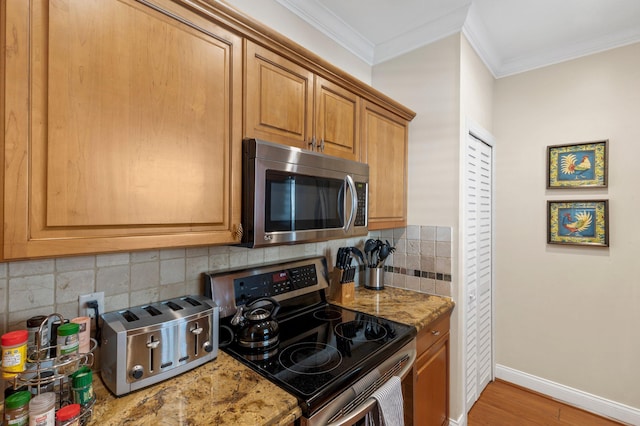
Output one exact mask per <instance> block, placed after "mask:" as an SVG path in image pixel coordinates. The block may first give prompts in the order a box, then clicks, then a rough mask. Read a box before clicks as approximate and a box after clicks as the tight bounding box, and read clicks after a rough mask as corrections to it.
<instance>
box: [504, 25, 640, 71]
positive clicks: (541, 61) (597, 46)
mask: <svg viewBox="0 0 640 426" xmlns="http://www.w3.org/2000/svg"><path fill="white" fill-rule="evenodd" d="M638 42H640V29H639V28H629V29H625V30H621V31H616V32H613V33H609V34H606V35H604V36H599V37H598V38H593V39H590V40H583V41H580V42H577V43H571V44H565V45H560V46H557V47H555V48H552V49H549V48H545V49H544V50H540V51H537V52H529V53H527V54H525V55H519V56H517V57H513V58H506V59H503V61H502V62H501V63H500V66H499V68H498V70H497V72H496V78H501V77H507V76H510V75H514V74H519V73H522V72H525V71H531V70H534V69H537V68H543V67H546V66H549V65H554V64H559V63H561V62H566V61H570V60H573V59H577V58H581V57H584V56H588V55H593V54H595V53H599V52H604V51H606V50H610V49H615V48H617V47H622V46H626V45H629V44H633V43H638Z"/></svg>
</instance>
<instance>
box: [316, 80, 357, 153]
mask: <svg viewBox="0 0 640 426" xmlns="http://www.w3.org/2000/svg"><path fill="white" fill-rule="evenodd" d="M315 100H316V102H315V103H316V108H315V118H316V124H315V132H314V136H315V138H316V143H317V144H319V146H321V147H322V148H321V150H322V152H324V153H325V154H329V155H334V156H336V157H342V158H346V159H347V160H354V161H359V160H360V152H359V149H358V146H359V145H358V141H359V137H360V120H359V113H360V98H359V97H358V96H357V95H356V94H355V93H353V92H350V91H348V90H346V89H344V88H342V87H340V86H338V85H337V84H334V83H332V82H330V81H328V80H325V79H323V78H321V77H316V92H315Z"/></svg>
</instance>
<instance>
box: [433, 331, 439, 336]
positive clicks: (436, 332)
mask: <svg viewBox="0 0 640 426" xmlns="http://www.w3.org/2000/svg"><path fill="white" fill-rule="evenodd" d="M431 334H433V335H434V336H439V335H440V331H439V330H431Z"/></svg>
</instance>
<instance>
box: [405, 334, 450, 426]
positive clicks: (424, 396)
mask: <svg viewBox="0 0 640 426" xmlns="http://www.w3.org/2000/svg"><path fill="white" fill-rule="evenodd" d="M415 371H416V375H415V382H414V386H413V392H414V394H413V407H414V412H413V413H414V415H413V417H414V425H416V426H441V425H446V424H448V422H449V334H448V333H447V334H446V335H445V336H444V337H443V338H442V339H441V340H439V341H438V342H437V343H435V344H434V345H433V346H432V347H431V348H430V349H429V350H427V351H426V352H424V353H423V354H422V355H420V356H419V357H418V359H417V360H416V366H415Z"/></svg>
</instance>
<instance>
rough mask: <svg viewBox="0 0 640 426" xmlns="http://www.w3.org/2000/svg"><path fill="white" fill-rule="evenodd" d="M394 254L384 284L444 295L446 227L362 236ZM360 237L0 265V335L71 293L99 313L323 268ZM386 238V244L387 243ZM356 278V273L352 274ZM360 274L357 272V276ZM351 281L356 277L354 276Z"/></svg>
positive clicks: (67, 308) (69, 302) (73, 304)
mask: <svg viewBox="0 0 640 426" xmlns="http://www.w3.org/2000/svg"><path fill="white" fill-rule="evenodd" d="M370 237H371V238H381V239H383V240H384V239H388V240H389V242H391V243H392V244H393V245H395V246H396V248H397V251H396V252H395V253H393V255H392V256H391V257H390V258H389V259H388V261H387V264H386V266H387V268H386V272H385V285H388V286H393V287H401V288H407V289H410V290H415V291H420V292H425V293H432V294H440V295H445V296H449V295H450V294H451V228H449V227H436V226H408V227H407V228H399V229H393V230H385V231H376V232H371V233H370ZM365 240H366V238H363V237H361V238H352V239H348V240H332V241H327V242H320V243H310V244H303V245H294V246H279V247H270V248H264V249H246V248H242V247H233V246H212V247H197V248H186V249H185V248H179V249H161V250H149V251H142V252H132V253H116V254H101V255H92V256H77V257H67V258H56V259H45V260H28V261H19V262H8V263H0V333H5V332H6V331H9V330H14V329H17V328H24V324H25V321H26V320H27V319H28V318H30V317H32V316H34V315H48V314H51V313H53V312H56V313H59V314H61V315H62V316H64V317H65V318H73V317H76V316H78V296H80V295H83V294H87V293H93V292H99V291H103V292H104V295H105V309H106V311H113V310H118V309H124V308H127V307H130V306H136V305H142V304H145V303H151V302H157V301H160V300H165V299H169V298H172V297H178V296H182V295H185V294H202V291H203V288H202V277H201V274H202V272H205V271H216V270H224V269H228V268H235V267H243V266H248V265H255V264H260V263H263V262H276V261H279V260H287V259H294V258H299V257H305V256H314V255H324V256H326V257H327V259H328V263H329V268H330V269H331V268H333V265H334V264H335V254H336V252H337V250H338V248H339V247H342V246H357V247H360V248H361V249H362V248H363V245H364V241H365ZM392 240H393V241H392ZM360 275H361V274H360ZM362 278H364V277H362ZM356 282H358V281H356Z"/></svg>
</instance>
